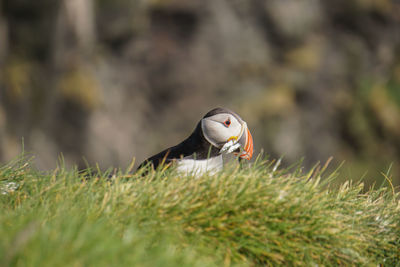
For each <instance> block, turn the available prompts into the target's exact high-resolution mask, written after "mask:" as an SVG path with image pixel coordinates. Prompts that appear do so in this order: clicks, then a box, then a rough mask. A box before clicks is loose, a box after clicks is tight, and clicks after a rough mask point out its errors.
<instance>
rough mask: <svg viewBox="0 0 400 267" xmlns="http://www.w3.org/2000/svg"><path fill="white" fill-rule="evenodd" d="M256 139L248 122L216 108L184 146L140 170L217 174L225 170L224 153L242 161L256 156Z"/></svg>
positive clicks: (159, 155) (162, 154)
mask: <svg viewBox="0 0 400 267" xmlns="http://www.w3.org/2000/svg"><path fill="white" fill-rule="evenodd" d="M253 147H254V145H253V137H252V135H251V133H250V131H249V129H248V127H247V123H246V122H245V121H244V120H243V119H242V118H241V117H240V116H239V115H238V114H237V113H235V112H234V111H232V110H229V109H227V108H220V107H218V108H214V109H212V110H210V111H209V112H207V113H206V114H205V115H204V116H203V117H202V118H201V120H200V121H199V122H198V123H197V125H196V127H195V129H194V131H193V132H192V133H191V134H190V136H189V137H187V138H186V139H185V140H183V141H182V142H181V143H179V144H177V145H175V146H172V147H169V148H167V149H165V150H163V151H161V152H159V153H157V154H155V155H153V156H151V157H149V158H148V159H146V160H145V161H143V163H141V164H140V165H139V167H138V168H137V170H139V169H141V168H143V167H145V166H151V167H152V168H154V169H157V167H159V166H160V165H162V164H164V165H167V166H169V165H176V168H177V170H178V172H180V173H186V174H193V175H195V176H197V175H202V174H204V173H209V174H215V173H217V172H218V171H220V170H221V169H222V168H223V159H222V155H223V154H229V153H234V155H236V156H238V157H239V159H247V160H250V159H251V158H252V156H253Z"/></svg>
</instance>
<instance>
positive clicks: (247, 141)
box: [239, 128, 254, 160]
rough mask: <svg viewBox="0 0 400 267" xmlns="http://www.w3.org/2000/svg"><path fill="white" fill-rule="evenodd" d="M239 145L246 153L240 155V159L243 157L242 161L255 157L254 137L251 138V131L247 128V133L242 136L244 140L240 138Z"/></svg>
mask: <svg viewBox="0 0 400 267" xmlns="http://www.w3.org/2000/svg"><path fill="white" fill-rule="evenodd" d="M243 137H245V138H243ZM239 143H240V144H241V145H242V147H243V148H244V151H243V152H242V153H241V154H240V155H239V157H241V158H242V159H247V160H250V159H251V157H252V156H253V150H254V145H253V136H251V133H250V131H249V129H247V128H246V132H245V134H244V135H243V136H242V138H240V140H239Z"/></svg>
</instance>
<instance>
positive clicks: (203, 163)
mask: <svg viewBox="0 0 400 267" xmlns="http://www.w3.org/2000/svg"><path fill="white" fill-rule="evenodd" d="M222 166H223V162H222V155H219V156H216V157H213V158H209V159H200V160H195V159H180V160H178V161H177V170H178V171H179V172H181V173H184V174H191V175H195V176H198V175H202V174H204V173H206V172H207V173H209V174H215V173H217V172H218V171H220V170H221V169H222Z"/></svg>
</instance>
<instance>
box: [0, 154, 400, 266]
mask: <svg viewBox="0 0 400 267" xmlns="http://www.w3.org/2000/svg"><path fill="white" fill-rule="evenodd" d="M278 165H279V163H277V162H274V161H268V160H261V159H258V160H257V161H256V162H255V163H254V164H253V165H252V166H251V167H246V166H233V165H232V166H228V167H227V168H225V170H224V171H223V172H221V173H219V174H218V175H214V176H208V175H204V176H201V177H198V178H194V177H191V176H182V175H179V174H178V173H177V172H175V171H174V170H165V169H161V170H159V171H156V172H154V171H153V172H149V173H147V174H146V175H145V176H142V173H138V174H129V170H127V171H125V172H122V171H118V172H117V173H116V174H115V175H114V176H113V179H112V180H111V181H110V180H109V179H107V177H108V175H109V173H108V172H105V173H99V174H93V171H91V170H86V171H78V170H76V169H72V170H67V169H65V168H64V167H62V166H61V167H59V168H57V169H55V170H53V171H52V172H49V173H40V172H38V171H36V170H35V169H34V168H33V167H32V164H31V163H30V161H29V160H27V159H23V158H22V159H19V160H16V161H14V162H11V163H9V164H7V165H4V166H1V167H0V210H1V212H0V236H1V239H0V263H2V265H4V266H71V265H74V266H87V265H91V266H110V265H115V266H121V265H122V266H123V265H129V266H131V265H139V266H222V265H224V266H230V265H234V266H236V265H240V266H253V265H268V266H276V265H285V266H286V265H288V266H304V265H307V266H313V265H323V266H337V265H350V266H351V265H357V266H358V265H366V266H376V265H377V264H384V265H385V266H400V264H399V262H400V202H399V194H398V193H395V191H394V190H392V188H391V187H384V186H382V187H380V188H375V189H374V188H371V189H369V190H364V188H363V185H362V183H355V184H353V183H351V182H346V183H344V184H343V185H341V186H340V187H339V188H331V187H330V186H329V185H330V183H331V182H332V181H333V180H334V179H335V176H336V173H331V174H325V170H326V166H322V167H321V166H316V167H315V168H313V169H312V170H310V171H308V172H305V171H304V170H302V168H301V166H295V167H293V168H291V169H279V168H278Z"/></svg>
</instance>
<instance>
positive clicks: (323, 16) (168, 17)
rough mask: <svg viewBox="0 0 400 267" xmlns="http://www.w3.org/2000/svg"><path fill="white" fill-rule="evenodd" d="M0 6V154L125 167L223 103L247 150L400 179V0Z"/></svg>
mask: <svg viewBox="0 0 400 267" xmlns="http://www.w3.org/2000/svg"><path fill="white" fill-rule="evenodd" d="M0 3H1V4H0V162H6V161H8V160H10V159H12V158H13V157H15V156H17V155H18V154H19V153H20V152H21V150H22V144H24V149H25V150H27V151H31V152H33V153H34V154H35V155H36V161H37V165H38V166H39V168H42V169H46V168H51V167H54V166H55V165H56V163H57V159H58V156H59V155H60V153H62V154H63V156H64V158H65V161H66V163H67V164H78V166H79V167H80V168H84V167H85V166H86V165H85V160H87V161H88V162H89V164H94V163H96V162H97V163H99V165H100V166H101V167H102V168H107V167H109V166H114V167H122V168H125V167H126V166H127V165H128V164H129V162H130V161H131V159H132V158H133V157H135V158H136V159H137V163H139V162H140V161H141V160H143V159H145V158H146V157H148V156H150V155H152V154H153V153H156V152H158V151H159V150H161V149H163V148H165V147H167V146H170V145H174V144H176V143H177V142H179V141H181V140H182V139H184V138H185V137H186V136H188V135H189V134H190V132H191V131H192V130H193V128H194V127H195V125H196V123H197V121H198V120H199V119H200V117H201V116H203V115H204V114H205V113H206V112H207V111H208V110H209V109H211V108H213V107H216V106H223V107H228V108H231V109H233V110H235V111H236V112H238V113H239V114H240V115H241V116H242V117H243V118H244V119H245V120H246V121H247V123H248V125H249V128H250V129H251V131H252V133H253V137H254V140H255V147H256V153H258V152H260V150H261V149H263V150H264V152H265V153H266V154H268V155H270V156H271V157H272V158H277V157H281V156H284V162H285V164H290V163H293V162H296V161H298V160H300V159H301V158H303V157H304V158H305V164H306V166H311V165H312V164H314V163H315V162H317V161H325V160H326V159H327V158H328V157H330V156H333V157H334V159H335V164H337V163H339V162H341V161H343V160H345V161H346V162H347V163H346V167H345V169H344V174H345V175H348V176H350V177H353V178H356V177H357V176H361V175H363V174H364V173H367V177H371V179H372V178H378V179H383V176H381V175H380V174H379V172H380V171H385V170H386V169H387V168H388V167H389V165H390V163H393V164H392V165H393V172H392V173H393V174H394V179H395V180H396V179H397V183H400V178H399V167H400V166H399V165H400V164H399V163H400V1H396V0H393V1H390V0H336V1H330V0H320V1H318V0H269V1H263V0H248V1H244V0H201V1H200V0H198V1H194V0H193V1H192V0H180V1H179V0H176V1H175V0H164V1H159V0H147V1H146V0H136V1H133V0H132V1H128V0H58V1H54V0H35V1H32V0H2V1H1V2H0Z"/></svg>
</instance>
